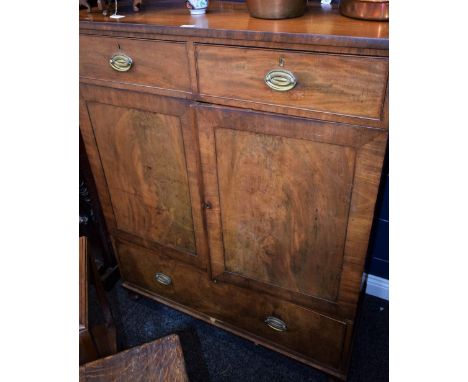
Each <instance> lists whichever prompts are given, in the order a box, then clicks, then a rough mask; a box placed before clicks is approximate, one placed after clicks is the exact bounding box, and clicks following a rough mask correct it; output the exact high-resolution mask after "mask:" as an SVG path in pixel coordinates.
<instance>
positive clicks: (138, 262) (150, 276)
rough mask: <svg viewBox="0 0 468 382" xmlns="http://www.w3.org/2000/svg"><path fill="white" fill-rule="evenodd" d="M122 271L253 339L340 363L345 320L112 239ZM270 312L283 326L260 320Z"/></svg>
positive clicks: (140, 284)
mask: <svg viewBox="0 0 468 382" xmlns="http://www.w3.org/2000/svg"><path fill="white" fill-rule="evenodd" d="M117 249H118V251H119V253H120V257H121V271H122V274H123V275H124V278H125V280H126V282H127V283H130V284H132V285H135V286H138V287H140V288H143V289H145V290H148V291H150V292H152V293H153V294H156V295H157V296H162V297H164V298H167V299H169V300H171V301H176V302H177V303H180V304H182V305H184V306H186V307H188V308H190V309H192V310H194V311H196V312H200V313H202V314H204V315H206V316H208V317H210V319H209V320H210V321H211V322H212V323H215V322H216V321H220V322H222V323H227V324H229V325H232V326H234V327H236V328H239V329H241V330H243V331H245V332H246V333H247V337H250V338H253V339H254V340H256V341H257V340H258V339H262V340H263V341H265V342H266V343H268V344H269V345H270V346H272V347H274V348H277V349H282V350H283V351H285V350H286V352H289V353H290V352H292V353H293V354H295V353H297V354H302V355H303V356H305V357H306V358H308V359H309V361H316V362H319V363H322V364H326V365H327V366H328V367H331V368H334V369H340V368H341V356H342V354H343V353H346V352H347V351H348V350H347V349H344V348H343V345H344V343H343V341H344V335H345V332H346V327H347V324H346V323H345V322H344V321H341V320H337V319H333V318H331V317H328V316H325V315H322V314H319V313H317V312H316V311H313V310H310V309H306V308H303V307H300V306H297V305H295V304H292V303H289V302H286V301H282V300H280V299H276V298H273V297H270V296H267V295H264V294H262V293H258V292H256V291H253V290H248V289H245V288H239V287H236V286H234V285H230V284H226V283H217V284H214V283H212V282H211V281H210V280H209V278H208V277H207V275H206V274H205V273H204V272H201V271H199V270H197V269H196V268H194V267H191V266H189V265H186V264H184V263H180V262H177V261H173V260H172V259H171V258H170V257H168V256H166V255H165V254H163V253H162V252H156V251H151V250H148V249H146V248H142V247H139V246H136V245H133V244H131V243H127V242H125V241H122V240H117ZM156 273H163V274H165V275H167V276H169V277H170V278H171V283H170V284H169V285H163V284H161V283H159V282H157V281H156V279H155V274H156ZM269 316H274V317H277V318H279V319H281V320H283V321H284V322H285V324H286V326H287V329H286V331H284V332H279V331H276V330H274V329H272V328H270V327H268V326H267V325H266V324H265V319H266V318H267V317H269Z"/></svg>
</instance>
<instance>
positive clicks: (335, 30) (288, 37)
mask: <svg viewBox="0 0 468 382" xmlns="http://www.w3.org/2000/svg"><path fill="white" fill-rule="evenodd" d="M118 9H119V12H118V13H119V14H122V15H125V17H124V18H121V19H111V18H109V17H106V16H103V15H102V14H101V12H100V11H98V9H97V7H94V8H93V10H92V12H91V13H87V12H86V10H81V11H80V29H81V31H82V32H84V31H86V30H102V31H106V30H108V31H109V30H112V31H117V32H118V31H121V32H135V33H157V34H167V35H180V36H195V37H202V38H227V39H235V40H256V41H271V42H283V43H303V44H313V45H332V46H347V47H356V48H371V49H383V50H387V49H388V33H389V31H388V30H389V26H388V22H378V21H364V20H355V19H351V18H348V17H345V16H342V15H341V14H340V13H339V10H338V7H337V5H336V4H335V5H333V6H332V7H331V8H330V7H323V6H321V4H320V2H319V1H315V0H314V1H311V0H309V5H308V7H307V10H306V13H305V14H304V16H302V17H298V18H293V19H285V20H263V19H256V18H253V17H251V16H250V15H249V13H248V11H247V8H246V4H245V3H243V2H234V1H213V0H212V1H211V2H210V5H209V8H208V12H207V14H206V15H198V16H191V15H190V14H189V11H188V9H187V8H186V7H185V5H184V2H183V1H182V0H157V1H153V0H146V1H145V2H144V4H143V8H142V11H141V12H138V13H134V12H133V11H132V7H131V2H130V1H120V4H119V8H118Z"/></svg>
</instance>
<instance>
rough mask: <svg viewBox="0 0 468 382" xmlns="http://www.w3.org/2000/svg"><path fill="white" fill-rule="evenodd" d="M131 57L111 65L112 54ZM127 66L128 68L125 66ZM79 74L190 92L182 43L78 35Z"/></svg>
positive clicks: (187, 68) (113, 55)
mask: <svg viewBox="0 0 468 382" xmlns="http://www.w3.org/2000/svg"><path fill="white" fill-rule="evenodd" d="M122 54H123V55H125V56H126V57H129V58H130V59H131V65H128V64H127V63H126V62H121V66H120V68H121V70H122V71H119V70H116V69H114V68H113V67H112V66H111V64H110V60H111V59H112V58H113V57H114V58H116V57H117V56H116V55H122ZM128 67H129V69H128V70H126V69H127V68H128ZM80 76H81V77H86V78H93V79H98V80H105V81H113V82H120V83H128V84H135V85H144V86H151V87H156V88H162V89H171V90H179V91H185V92H190V90H191V87H190V75H189V66H188V59H187V53H186V49H185V44H184V43H179V42H165V41H152V40H137V39H129V38H113V37H97V36H88V35H80Z"/></svg>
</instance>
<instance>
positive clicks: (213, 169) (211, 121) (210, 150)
mask: <svg viewBox="0 0 468 382" xmlns="http://www.w3.org/2000/svg"><path fill="white" fill-rule="evenodd" d="M195 108H196V110H197V121H198V129H199V141H200V152H201V162H202V170H203V171H202V172H203V179H204V194H205V202H206V203H207V204H208V205H210V206H211V208H210V209H207V210H206V219H207V224H208V234H209V243H210V259H211V270H212V277H213V278H214V279H216V280H217V281H222V282H228V283H233V284H236V285H241V286H244V287H247V288H253V289H256V290H260V291H263V292H266V293H269V294H271V295H274V296H277V297H281V298H284V299H287V300H290V301H292V302H295V303H298V304H301V305H304V306H308V307H311V308H313V309H319V310H321V311H325V312H329V313H333V314H340V315H343V316H344V317H350V318H352V317H353V315H354V309H355V305H356V304H355V303H356V301H357V298H358V294H359V289H360V288H359V287H360V280H361V277H362V271H363V267H364V262H365V257H366V250H367V240H368V235H369V232H370V226H371V222H372V216H373V208H374V203H375V196H376V193H377V188H378V182H379V178H380V171H381V166H382V158H383V152H384V150H385V145H386V140H387V133H386V132H385V131H383V130H378V129H366V128H362V127H356V126H351V125H345V124H333V123H327V122H320V121H313V120H306V119H302V118H292V117H286V116H279V115H273V114H266V113H261V112H255V111H248V110H241V109H234V108H225V107H218V106H205V105H202V104H198V105H196V106H195Z"/></svg>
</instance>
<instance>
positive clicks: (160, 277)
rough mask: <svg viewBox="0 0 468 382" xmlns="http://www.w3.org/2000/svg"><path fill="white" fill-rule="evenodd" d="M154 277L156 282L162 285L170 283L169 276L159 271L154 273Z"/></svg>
mask: <svg viewBox="0 0 468 382" xmlns="http://www.w3.org/2000/svg"><path fill="white" fill-rule="evenodd" d="M154 278H155V279H156V281H157V282H158V283H160V284H162V285H170V284H171V283H172V279H171V277H170V276H168V275H165V274H164V273H161V272H158V273H156V275H155V276H154Z"/></svg>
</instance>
